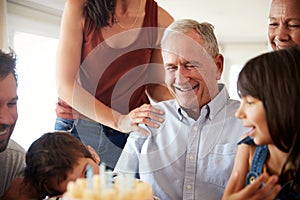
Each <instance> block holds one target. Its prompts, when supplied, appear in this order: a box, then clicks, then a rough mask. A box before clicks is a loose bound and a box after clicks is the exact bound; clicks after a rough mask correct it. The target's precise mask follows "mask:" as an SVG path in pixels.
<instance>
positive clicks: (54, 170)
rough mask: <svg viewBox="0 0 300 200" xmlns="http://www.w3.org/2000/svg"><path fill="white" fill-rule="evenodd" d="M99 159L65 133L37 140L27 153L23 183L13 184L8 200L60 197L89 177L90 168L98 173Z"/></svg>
mask: <svg viewBox="0 0 300 200" xmlns="http://www.w3.org/2000/svg"><path fill="white" fill-rule="evenodd" d="M99 161H100V160H99V157H98V156H97V154H96V153H95V151H94V150H93V149H90V148H87V147H86V146H85V145H84V144H83V143H82V142H80V141H79V140H78V139H77V138H75V137H73V136H72V135H71V134H70V133H66V132H51V133H46V134H44V135H42V136H41V137H40V138H38V139H37V140H36V141H34V142H33V143H32V144H31V146H30V147H29V149H28V152H27V154H26V168H25V172H24V180H23V179H19V180H18V181H15V182H14V184H12V187H11V188H10V189H9V190H8V192H7V194H6V196H5V197H6V198H7V199H23V200H26V199H44V198H45V197H46V196H48V197H52V196H60V195H62V194H63V193H64V192H65V191H66V189H67V184H68V183H69V182H70V181H75V180H76V179H77V178H84V177H85V176H86V171H87V167H88V166H89V165H90V166H91V167H92V168H93V172H94V173H96V174H97V173H99V167H98V163H99Z"/></svg>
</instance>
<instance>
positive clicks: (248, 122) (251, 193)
mask: <svg viewBox="0 0 300 200" xmlns="http://www.w3.org/2000/svg"><path fill="white" fill-rule="evenodd" d="M237 87H238V92H239V95H240V97H241V100H242V102H241V105H240V107H239V109H238V110H237V112H236V116H237V117H238V118H240V119H241V120H242V121H243V125H244V126H246V127H249V128H251V130H250V131H249V132H248V133H247V134H246V137H245V138H244V139H242V140H241V142H240V143H239V147H238V151H237V155H236V158H235V163H234V167H233V170H232V174H231V176H230V178H229V181H228V184H227V186H226V189H225V192H224V196H223V200H226V199H229V200H235V199H236V200H238V199H253V200H254V199H255V200H259V199H262V200H268V199H270V200H272V199H276V200H300V146H299V144H300V123H299V119H300V104H299V99H300V47H299V46H294V47H292V48H287V49H285V50H278V51H273V52H270V53H265V54H262V55H260V56H258V57H256V58H253V59H251V60H250V61H248V62H247V63H246V65H245V67H244V68H243V69H242V71H241V72H240V74H239V78H238V83H237Z"/></svg>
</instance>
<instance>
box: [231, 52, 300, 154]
mask: <svg viewBox="0 0 300 200" xmlns="http://www.w3.org/2000/svg"><path fill="white" fill-rule="evenodd" d="M237 89H238V93H239V95H240V96H241V97H246V96H251V97H254V98H256V99H259V100H260V101H261V102H262V104H263V107H264V111H265V115H266V121H267V125H268V129H269V133H270V136H271V138H272V140H273V143H274V144H275V145H276V146H277V147H278V148H279V149H280V150H282V151H284V152H288V151H289V150H290V148H291V146H292V144H293V141H294V137H295V135H296V133H298V132H299V127H300V123H299V119H300V48H299V47H294V48H290V49H287V50H280V51H273V52H269V53H265V54H262V55H260V56H257V57H255V58H253V59H251V60H249V61H248V62H247V63H246V65H245V66H244V68H243V69H242V71H241V72H240V74H239V77H238V83H237Z"/></svg>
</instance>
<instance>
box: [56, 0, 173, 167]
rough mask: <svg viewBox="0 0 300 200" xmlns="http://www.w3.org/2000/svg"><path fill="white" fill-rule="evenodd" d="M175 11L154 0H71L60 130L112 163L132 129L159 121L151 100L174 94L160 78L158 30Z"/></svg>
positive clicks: (63, 34)
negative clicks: (73, 136) (171, 11)
mask: <svg viewBox="0 0 300 200" xmlns="http://www.w3.org/2000/svg"><path fill="white" fill-rule="evenodd" d="M172 21H173V18H172V17H171V16H170V15H169V14H168V13H167V12H166V11H165V10H163V9H162V8H161V7H159V6H158V5H157V3H156V2H155V1H154V0H67V2H66V5H65V9H64V12H63V16H62V21H61V31H60V40H59V46H58V55H57V73H56V79H57V91H58V95H59V101H58V103H57V108H56V113H57V120H56V125H55V129H56V130H68V131H70V132H71V133H72V134H73V135H75V136H77V137H78V138H80V139H81V140H82V141H83V142H84V143H85V144H87V145H91V146H92V147H93V148H94V149H95V150H96V151H97V153H98V154H99V155H100V158H101V161H102V162H104V163H105V164H107V165H108V166H109V167H110V168H114V166H115V164H116V162H117V160H118V157H119V155H120V153H121V151H122V148H123V147H124V145H125V143H126V139H127V134H126V133H128V132H130V131H133V130H137V131H140V132H142V133H144V134H147V132H146V131H145V130H143V129H141V128H140V127H139V126H138V124H139V123H144V124H146V125H148V126H152V127H158V126H159V122H162V121H163V118H162V116H160V115H161V114H163V113H162V111H160V110H157V109H155V108H153V107H152V106H151V105H150V104H149V102H150V101H149V96H150V97H151V98H152V99H153V100H155V101H160V100H166V99H170V98H172V96H171V95H170V93H169V92H168V90H167V89H166V88H165V87H164V86H162V85H160V84H159V83H162V82H163V78H164V74H163V67H162V65H161V63H162V59H161V54H160V49H159V45H160V35H161V31H160V30H159V29H158V28H157V27H161V28H165V27H167V26H168V25H169V24H170V23H171V22H172Z"/></svg>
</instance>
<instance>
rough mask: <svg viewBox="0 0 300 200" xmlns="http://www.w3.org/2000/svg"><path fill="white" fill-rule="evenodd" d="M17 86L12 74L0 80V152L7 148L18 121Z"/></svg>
mask: <svg viewBox="0 0 300 200" xmlns="http://www.w3.org/2000/svg"><path fill="white" fill-rule="evenodd" d="M17 100H18V97H17V85H16V80H15V78H14V75H13V74H9V75H8V76H6V77H5V78H4V79H0V152H2V151H4V150H5V149H6V147H7V144H8V141H9V138H10V136H11V134H12V132H13V130H14V127H15V124H16V122H17V119H18V112H17Z"/></svg>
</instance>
